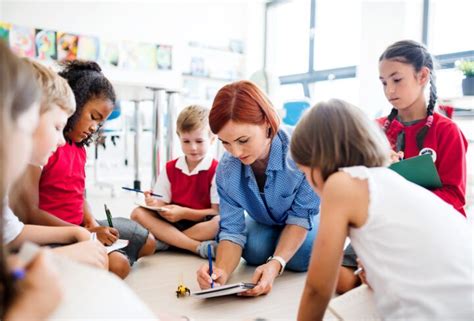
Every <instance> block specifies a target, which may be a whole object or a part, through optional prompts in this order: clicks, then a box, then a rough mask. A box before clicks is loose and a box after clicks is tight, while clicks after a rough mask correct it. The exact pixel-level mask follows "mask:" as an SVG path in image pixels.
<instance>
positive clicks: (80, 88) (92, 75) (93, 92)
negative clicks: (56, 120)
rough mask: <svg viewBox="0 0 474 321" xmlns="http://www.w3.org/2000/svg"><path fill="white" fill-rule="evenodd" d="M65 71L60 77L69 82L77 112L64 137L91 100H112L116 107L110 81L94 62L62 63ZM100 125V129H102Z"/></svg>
mask: <svg viewBox="0 0 474 321" xmlns="http://www.w3.org/2000/svg"><path fill="white" fill-rule="evenodd" d="M62 67H63V70H62V71H60V72H59V75H60V76H61V77H63V78H64V79H66V80H67V82H68V84H69V86H70V87H71V89H72V91H73V92H74V97H75V98H76V112H75V113H74V114H73V115H72V116H71V117H69V119H68V121H67V124H66V126H65V127H64V131H63V133H64V136H65V137H66V139H68V138H67V133H68V132H70V131H71V130H72V129H73V128H74V126H75V125H76V124H77V122H78V121H79V119H80V118H81V114H82V111H83V109H84V106H85V105H86V103H87V102H88V101H90V100H91V99H104V100H107V99H108V100H110V101H111V102H112V104H114V105H115V100H116V96H115V90H114V87H113V86H112V84H111V83H110V81H109V80H108V79H107V78H106V77H105V76H104V74H103V73H102V69H101V68H100V67H99V65H98V64H97V63H95V62H93V61H81V60H72V61H66V62H64V63H62ZM101 126H102V125H100V126H99V127H101ZM91 141H92V137H88V138H87V139H85V140H84V141H82V142H81V143H79V145H88V144H89V143H90V142H91Z"/></svg>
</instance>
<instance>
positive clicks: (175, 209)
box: [160, 204, 219, 222]
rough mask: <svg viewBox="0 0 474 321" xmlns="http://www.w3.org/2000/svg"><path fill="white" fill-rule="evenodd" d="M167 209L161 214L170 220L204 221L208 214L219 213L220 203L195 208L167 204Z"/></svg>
mask: <svg viewBox="0 0 474 321" xmlns="http://www.w3.org/2000/svg"><path fill="white" fill-rule="evenodd" d="M163 207H164V208H166V209H168V210H167V211H163V212H160V215H161V216H162V217H163V218H164V219H166V220H167V221H169V222H178V221H181V220H189V221H195V222H198V221H202V220H203V219H204V218H205V217H206V216H208V215H219V204H211V208H206V209H202V210H195V209H192V208H189V207H184V206H179V205H174V204H171V205H165V206H163Z"/></svg>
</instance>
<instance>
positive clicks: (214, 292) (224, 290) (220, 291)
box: [191, 282, 255, 299]
mask: <svg viewBox="0 0 474 321" xmlns="http://www.w3.org/2000/svg"><path fill="white" fill-rule="evenodd" d="M254 287H255V284H254V283H244V282H240V283H234V284H228V285H223V286H219V287H215V288H211V289H206V290H202V291H196V292H193V293H192V294H191V296H194V297H196V298H200V299H207V298H214V297H218V296H224V295H231V294H237V293H240V292H244V291H247V290H249V289H253V288H254Z"/></svg>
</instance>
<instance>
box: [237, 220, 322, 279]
mask: <svg viewBox="0 0 474 321" xmlns="http://www.w3.org/2000/svg"><path fill="white" fill-rule="evenodd" d="M245 225H246V226H247V243H246V244H245V248H244V251H243V253H242V257H243V258H244V259H245V261H247V264H250V265H261V264H264V263H265V262H266V261H267V259H268V257H269V256H271V255H273V254H274V252H275V248H276V246H277V244H278V240H279V239H280V234H281V231H282V230H283V228H284V227H285V226H270V225H265V224H260V223H257V222H256V221H255V220H254V219H252V218H251V217H250V216H248V215H246V217H245ZM318 227H319V215H316V217H315V218H314V220H313V228H312V229H311V231H308V234H307V235H306V239H305V240H304V242H303V244H301V247H300V248H299V249H298V251H296V253H295V255H293V257H292V258H291V259H290V260H289V261H288V263H287V264H286V269H288V270H292V271H295V272H306V271H307V270H308V265H309V259H310V257H311V250H312V249H313V243H314V239H315V237H316V234H317V233H318Z"/></svg>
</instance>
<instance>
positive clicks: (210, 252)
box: [207, 244, 214, 288]
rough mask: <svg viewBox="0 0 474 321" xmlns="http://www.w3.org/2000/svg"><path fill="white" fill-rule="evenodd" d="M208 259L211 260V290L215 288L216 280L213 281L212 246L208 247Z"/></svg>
mask: <svg viewBox="0 0 474 321" xmlns="http://www.w3.org/2000/svg"><path fill="white" fill-rule="evenodd" d="M207 257H208V259H209V275H210V276H211V281H212V282H211V288H213V287H214V280H213V279H212V273H213V272H212V248H211V244H208V245H207Z"/></svg>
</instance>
